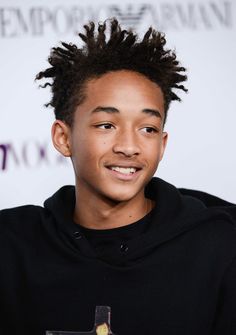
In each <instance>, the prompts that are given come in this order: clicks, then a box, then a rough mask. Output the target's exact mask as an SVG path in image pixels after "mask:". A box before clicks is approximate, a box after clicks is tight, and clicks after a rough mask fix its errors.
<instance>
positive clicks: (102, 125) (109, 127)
mask: <svg viewBox="0 0 236 335" xmlns="http://www.w3.org/2000/svg"><path fill="white" fill-rule="evenodd" d="M95 127H96V128H99V129H112V128H114V126H113V125H112V124H111V123H101V124H97V125H96V126H95Z"/></svg>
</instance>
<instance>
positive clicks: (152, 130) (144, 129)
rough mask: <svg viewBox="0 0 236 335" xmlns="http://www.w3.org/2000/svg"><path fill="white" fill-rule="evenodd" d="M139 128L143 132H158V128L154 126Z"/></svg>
mask: <svg viewBox="0 0 236 335" xmlns="http://www.w3.org/2000/svg"><path fill="white" fill-rule="evenodd" d="M141 130H142V131H144V132H145V133H148V134H151V133H153V134H154V133H158V130H157V129H156V128H153V127H144V128H142V129H141Z"/></svg>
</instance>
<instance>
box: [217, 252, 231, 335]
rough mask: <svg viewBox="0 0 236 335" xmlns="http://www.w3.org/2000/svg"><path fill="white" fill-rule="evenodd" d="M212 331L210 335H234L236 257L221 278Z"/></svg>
mask: <svg viewBox="0 0 236 335" xmlns="http://www.w3.org/2000/svg"><path fill="white" fill-rule="evenodd" d="M213 329H214V330H213V332H212V335H222V334H224V335H235V334H236V257H235V258H234V259H233V261H232V262H231V263H230V265H229V267H228V268H227V270H226V272H225V274H224V277H223V282H222V285H221V292H220V298H219V303H218V308H217V313H216V318H215V322H214V327H213Z"/></svg>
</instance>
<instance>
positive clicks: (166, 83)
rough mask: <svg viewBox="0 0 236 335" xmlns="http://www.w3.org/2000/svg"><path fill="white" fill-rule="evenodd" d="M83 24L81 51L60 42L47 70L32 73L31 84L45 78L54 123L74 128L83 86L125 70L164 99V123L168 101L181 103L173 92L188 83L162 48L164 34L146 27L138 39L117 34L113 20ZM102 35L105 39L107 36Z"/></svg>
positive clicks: (131, 34)
mask: <svg viewBox="0 0 236 335" xmlns="http://www.w3.org/2000/svg"><path fill="white" fill-rule="evenodd" d="M106 25H107V21H104V22H103V23H99V24H98V27H97V31H96V30H95V23H94V22H90V23H89V24H88V25H84V29H85V33H84V34H82V33H79V34H78V35H79V36H80V38H81V39H82V41H83V44H84V45H83V46H82V47H81V48H78V47H77V46H76V45H74V44H72V43H69V44H68V43H65V42H61V46H59V47H54V48H52V50H51V54H50V56H49V58H48V62H49V64H50V65H51V67H49V68H47V69H46V70H44V71H41V72H39V73H38V74H37V76H36V80H38V79H42V78H47V79H48V78H50V79H51V81H50V82H46V83H45V84H44V85H41V87H47V86H51V91H52V98H51V101H50V102H49V103H47V104H46V106H47V107H48V106H52V107H53V108H54V113H55V117H56V119H59V120H62V121H64V122H65V123H66V124H68V125H69V126H72V125H73V115H74V112H75V109H76V107H77V106H78V105H79V104H81V103H82V102H83V100H84V99H85V96H86V95H85V94H86V83H87V82H88V81H89V80H90V79H94V78H99V77H100V76H102V75H103V74H105V73H108V72H111V71H118V70H130V71H134V72H138V73H140V74H143V75H144V76H145V77H147V78H148V79H150V80H151V81H153V82H155V83H156V84H157V85H158V86H159V87H160V88H161V90H162V92H163V96H164V108H165V120H166V117H167V111H168V108H169V105H170V102H171V101H172V100H178V101H180V100H181V99H180V98H179V97H178V96H177V95H176V93H174V91H173V89H180V90H183V91H187V89H186V88H185V87H184V86H183V85H180V83H181V82H183V81H185V80H186V79H187V76H186V75H185V74H184V72H185V71H186V69H185V68H184V67H182V66H180V64H179V61H178V60H177V59H176V54H175V52H174V51H171V50H169V49H166V48H165V44H166V40H165V35H164V34H163V33H161V32H158V31H156V30H154V29H153V28H152V27H150V28H149V29H148V30H147V32H146V33H145V34H144V36H143V39H142V40H138V36H137V34H136V33H134V32H133V31H132V30H129V31H127V30H124V29H123V30H122V29H121V27H120V24H119V22H118V21H117V19H116V18H113V19H111V20H109V27H108V28H109V29H107V27H106ZM108 30H109V36H107V35H108ZM106 33H107V34H106Z"/></svg>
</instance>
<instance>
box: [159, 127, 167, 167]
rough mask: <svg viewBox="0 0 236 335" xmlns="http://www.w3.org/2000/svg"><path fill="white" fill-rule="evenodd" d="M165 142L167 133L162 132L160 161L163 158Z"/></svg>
mask: <svg viewBox="0 0 236 335" xmlns="http://www.w3.org/2000/svg"><path fill="white" fill-rule="evenodd" d="M167 141H168V133H167V132H166V131H163V133H162V141H161V155H160V160H162V158H163V156H164V153H165V149H166V145H167Z"/></svg>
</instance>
